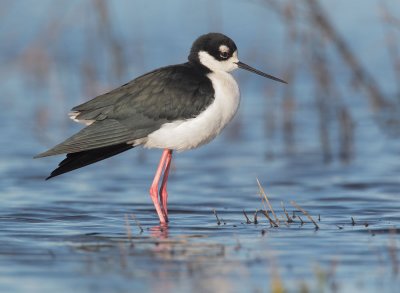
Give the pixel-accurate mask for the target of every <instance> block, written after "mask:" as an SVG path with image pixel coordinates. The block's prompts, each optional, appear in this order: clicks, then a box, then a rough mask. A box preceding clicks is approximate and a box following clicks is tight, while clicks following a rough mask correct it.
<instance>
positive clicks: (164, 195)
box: [160, 150, 172, 221]
mask: <svg viewBox="0 0 400 293" xmlns="http://www.w3.org/2000/svg"><path fill="white" fill-rule="evenodd" d="M171 160H172V150H169V151H168V155H167V158H166V162H165V169H164V176H163V180H162V183H161V187H160V198H161V203H162V206H163V211H164V214H165V216H166V218H167V221H168V206H167V201H168V192H167V182H168V175H169V168H170V167H171Z"/></svg>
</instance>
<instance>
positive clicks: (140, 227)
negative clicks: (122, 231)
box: [131, 214, 143, 233]
mask: <svg viewBox="0 0 400 293" xmlns="http://www.w3.org/2000/svg"><path fill="white" fill-rule="evenodd" d="M131 218H132V220H134V221H135V223H136V226H138V228H139V230H140V233H143V228H142V226H141V225H140V222H139V221H138V220H137V219H136V217H135V215H134V214H131Z"/></svg>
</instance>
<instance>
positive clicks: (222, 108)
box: [34, 33, 286, 224]
mask: <svg viewBox="0 0 400 293" xmlns="http://www.w3.org/2000/svg"><path fill="white" fill-rule="evenodd" d="M237 68H241V69H244V70H247V71H250V72H253V73H255V74H258V75H260V76H263V77H265V78H269V79H272V80H275V81H278V82H281V83H286V81H284V80H282V79H279V78H277V77H274V76H272V75H269V74H266V73H264V72H262V71H259V70H257V69H255V68H253V67H251V66H249V65H247V64H245V63H243V62H241V61H239V58H238V50H237V47H236V44H235V42H234V41H233V40H232V39H231V38H229V37H228V36H226V35H224V34H222V33H207V34H204V35H201V36H200V37H198V38H197V39H196V40H195V41H194V42H193V44H192V47H191V49H190V52H189V56H188V60H187V62H185V63H182V64H177V65H170V66H166V67H161V68H159V69H155V70H153V71H151V72H148V73H146V74H144V75H141V76H139V77H137V78H136V79H133V80H132V81H130V82H128V83H126V84H124V85H122V86H120V87H118V88H116V89H114V90H111V91H110V92H107V93H105V94H102V95H100V96H97V97H95V98H93V99H91V100H89V101H87V102H85V103H83V104H81V105H78V106H76V107H74V108H72V110H71V111H70V113H69V117H70V118H71V119H72V120H74V121H76V122H79V123H83V124H84V125H86V127H84V128H83V129H81V130H80V131H79V132H78V133H76V134H75V135H73V136H71V137H70V138H68V139H66V140H65V141H63V142H61V143H60V144H58V145H56V146H54V147H53V148H51V149H49V150H47V151H45V152H43V153H40V154H38V155H36V156H35V157H34V158H42V157H47V156H54V155H62V154H66V157H65V159H64V160H62V161H61V162H60V163H59V165H58V167H57V168H56V169H55V170H54V171H52V172H51V174H50V175H49V176H48V177H47V178H46V180H48V179H50V178H53V177H55V176H58V175H61V174H64V173H67V172H70V171H73V170H75V169H78V168H82V167H85V166H87V165H90V164H93V163H96V162H99V161H101V160H104V159H107V158H110V157H112V156H115V155H117V154H120V153H122V152H125V151H127V150H130V149H132V148H135V147H138V146H142V147H144V148H158V149H162V150H163V151H162V155H161V158H160V161H159V164H158V167H157V169H156V172H155V175H154V179H153V182H152V184H151V186H150V190H149V193H150V197H151V200H152V201H153V204H154V207H155V210H156V212H157V215H158V218H159V221H160V223H161V224H166V223H167V222H168V207H167V201H168V192H167V182H168V175H169V171H170V167H171V160H172V154H173V151H178V152H180V151H186V150H191V149H194V148H197V147H199V146H201V145H204V144H206V143H208V142H210V141H211V140H212V139H214V138H215V137H216V136H217V135H218V134H219V133H220V132H221V131H222V130H223V129H224V127H225V126H226V125H227V124H228V123H229V122H230V121H231V120H232V118H233V117H234V115H235V113H236V112H237V109H238V107H239V102H240V91H239V86H238V84H237V82H236V80H235V78H234V77H233V76H232V74H231V72H232V71H233V70H235V69H237ZM160 181H161V184H160Z"/></svg>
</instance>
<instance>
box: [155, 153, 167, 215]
mask: <svg viewBox="0 0 400 293" xmlns="http://www.w3.org/2000/svg"><path fill="white" fill-rule="evenodd" d="M169 152H170V150H168V149H165V150H164V151H163V153H162V155H161V159H160V163H159V164H158V167H157V171H156V174H155V175H154V179H153V183H152V184H151V187H150V197H151V200H152V201H153V203H154V207H155V208H156V211H157V214H158V217H159V218H160V222H161V223H166V222H167V218H166V215H164V213H163V210H162V208H161V205H160V201H159V200H158V183H159V182H160V177H161V173H162V171H163V168H164V164H165V160H166V159H167V156H168V154H169Z"/></svg>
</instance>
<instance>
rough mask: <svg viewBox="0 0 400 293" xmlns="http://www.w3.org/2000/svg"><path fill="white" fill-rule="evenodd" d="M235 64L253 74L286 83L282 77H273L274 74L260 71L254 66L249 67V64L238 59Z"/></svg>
mask: <svg viewBox="0 0 400 293" xmlns="http://www.w3.org/2000/svg"><path fill="white" fill-rule="evenodd" d="M236 64H237V65H238V66H239V68H242V69H244V70H247V71H250V72H254V73H255V74H258V75H261V76H264V77H266V78H269V79H272V80H276V81H279V82H282V83H287V82H286V81H284V80H282V79H280V78H277V77H275V76H272V75H269V74H266V73H264V72H262V71H260V70H257V69H255V68H253V67H251V66H249V65H247V64H245V63H243V62H240V61H239V62H237V63H236Z"/></svg>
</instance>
